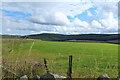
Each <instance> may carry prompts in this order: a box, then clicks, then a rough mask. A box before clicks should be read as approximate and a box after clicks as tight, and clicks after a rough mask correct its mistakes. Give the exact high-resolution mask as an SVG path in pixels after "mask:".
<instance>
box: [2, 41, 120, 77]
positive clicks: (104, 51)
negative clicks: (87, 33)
mask: <svg viewBox="0 0 120 80" xmlns="http://www.w3.org/2000/svg"><path fill="white" fill-rule="evenodd" d="M69 55H73V73H72V77H76V78H78V77H79V78H86V77H87V78H96V77H98V76H100V75H101V74H108V75H109V76H110V77H111V78H116V77H117V73H118V44H109V43H82V42H52V41H41V40H25V39H3V40H2V58H3V61H6V62H7V63H10V62H16V61H20V62H22V61H25V60H27V61H29V62H36V61H38V62H41V63H43V58H46V59H47V63H48V68H49V71H50V72H52V73H55V74H59V75H64V76H66V74H67V70H68V56H69ZM19 65H21V64H19Z"/></svg>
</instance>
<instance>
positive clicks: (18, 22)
mask: <svg viewBox="0 0 120 80" xmlns="http://www.w3.org/2000/svg"><path fill="white" fill-rule="evenodd" d="M0 15H2V16H0V22H2V33H1V34H17V35H29V34H39V33H59V34H68V35H69V34H110V33H118V3H117V2H91V1H86V2H3V3H2V6H1V7H0ZM0 24H1V23H0Z"/></svg>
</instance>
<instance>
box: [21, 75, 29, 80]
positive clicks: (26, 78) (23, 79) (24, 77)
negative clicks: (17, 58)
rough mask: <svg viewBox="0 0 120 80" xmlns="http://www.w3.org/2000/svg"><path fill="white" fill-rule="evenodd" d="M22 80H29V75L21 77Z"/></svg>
mask: <svg viewBox="0 0 120 80" xmlns="http://www.w3.org/2000/svg"><path fill="white" fill-rule="evenodd" d="M20 80H28V77H27V75H24V76H22V77H20Z"/></svg>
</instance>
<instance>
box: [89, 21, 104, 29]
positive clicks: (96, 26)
mask: <svg viewBox="0 0 120 80" xmlns="http://www.w3.org/2000/svg"><path fill="white" fill-rule="evenodd" d="M91 25H92V27H93V28H97V29H99V28H102V26H101V24H100V23H99V22H98V21H96V20H93V21H92V23H91Z"/></svg>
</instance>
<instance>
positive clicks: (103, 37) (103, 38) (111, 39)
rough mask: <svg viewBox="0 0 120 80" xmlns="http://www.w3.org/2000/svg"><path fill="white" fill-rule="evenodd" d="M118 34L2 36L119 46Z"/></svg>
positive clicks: (5, 36) (4, 36)
mask: <svg viewBox="0 0 120 80" xmlns="http://www.w3.org/2000/svg"><path fill="white" fill-rule="evenodd" d="M118 36H119V35H118V34H80V35H63V34H50V33H43V34H33V35H26V36H18V35H2V38H3V39H4V38H9V39H11V38H12V39H14V38H17V39H18V38H21V39H24V38H27V39H40V40H43V41H69V42H100V43H101V42H102V43H116V44H118V43H119V41H118Z"/></svg>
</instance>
